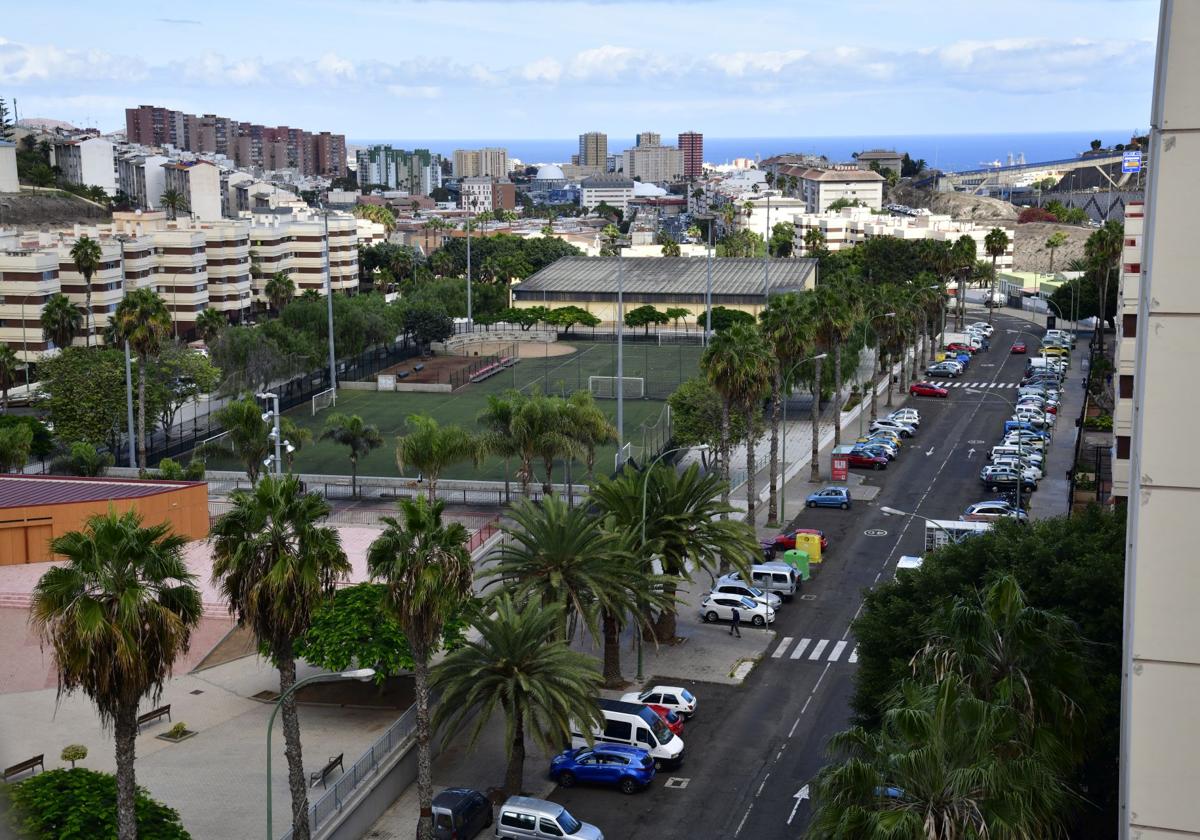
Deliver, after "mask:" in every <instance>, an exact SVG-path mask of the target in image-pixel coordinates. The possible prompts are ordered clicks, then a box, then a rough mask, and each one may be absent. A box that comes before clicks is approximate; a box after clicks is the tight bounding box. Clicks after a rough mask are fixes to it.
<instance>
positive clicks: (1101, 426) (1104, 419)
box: [1083, 414, 1113, 432]
mask: <svg viewBox="0 0 1200 840" xmlns="http://www.w3.org/2000/svg"><path fill="white" fill-rule="evenodd" d="M1083 427H1084V428H1085V429H1091V430H1092V431H1097V432H1111V431H1112V427H1113V419H1112V415H1111V414H1101V415H1100V416H1098V417H1089V418H1088V419H1087V420H1084V421H1083Z"/></svg>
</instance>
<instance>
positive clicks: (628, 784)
mask: <svg viewBox="0 0 1200 840" xmlns="http://www.w3.org/2000/svg"><path fill="white" fill-rule="evenodd" d="M638 787H639V785H638V783H637V782H635V781H634V780H633V779H622V780H621V793H625V794H631V793H637V792H638Z"/></svg>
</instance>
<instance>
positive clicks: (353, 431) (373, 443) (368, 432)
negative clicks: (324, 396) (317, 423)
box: [321, 414, 383, 498]
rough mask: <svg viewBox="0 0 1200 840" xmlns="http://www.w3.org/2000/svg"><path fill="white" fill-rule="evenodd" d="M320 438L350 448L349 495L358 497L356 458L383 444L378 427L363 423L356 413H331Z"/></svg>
mask: <svg viewBox="0 0 1200 840" xmlns="http://www.w3.org/2000/svg"><path fill="white" fill-rule="evenodd" d="M321 440H332V441H333V442H334V443H339V444H341V445H342V446H345V447H348V448H349V449H350V495H352V496H354V497H355V498H357V497H358V459H359V458H360V457H362V456H363V455H369V454H370V452H371V450H372V449H377V448H379V447H380V446H383V435H381V434H379V427H378V426H372V425H370V424H368V423H364V422H363V419H362V418H361V417H359V416H358V415H357V414H350V415H346V414H331V415H329V418H328V419H327V420H326V421H325V428H324V429H323V430H322V431H321Z"/></svg>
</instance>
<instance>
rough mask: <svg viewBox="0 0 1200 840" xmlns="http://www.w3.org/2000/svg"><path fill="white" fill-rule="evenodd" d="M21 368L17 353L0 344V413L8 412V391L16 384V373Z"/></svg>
mask: <svg viewBox="0 0 1200 840" xmlns="http://www.w3.org/2000/svg"><path fill="white" fill-rule="evenodd" d="M22 367H24V365H22V364H21V360H20V359H18V358H17V352H16V351H15V350H13V349H12V348H11V347H9V346H8V345H7V344H0V411H8V389H9V388H11V387H12V386H14V385H16V384H17V371H19V370H20V369H21V368H22Z"/></svg>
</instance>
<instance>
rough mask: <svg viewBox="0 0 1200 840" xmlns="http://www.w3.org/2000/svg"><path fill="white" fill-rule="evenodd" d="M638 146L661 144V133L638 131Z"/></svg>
mask: <svg viewBox="0 0 1200 840" xmlns="http://www.w3.org/2000/svg"><path fill="white" fill-rule="evenodd" d="M637 145H639V146H661V145H662V135H661V134H659V133H658V132H657V131H639V132H638V136H637Z"/></svg>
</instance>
